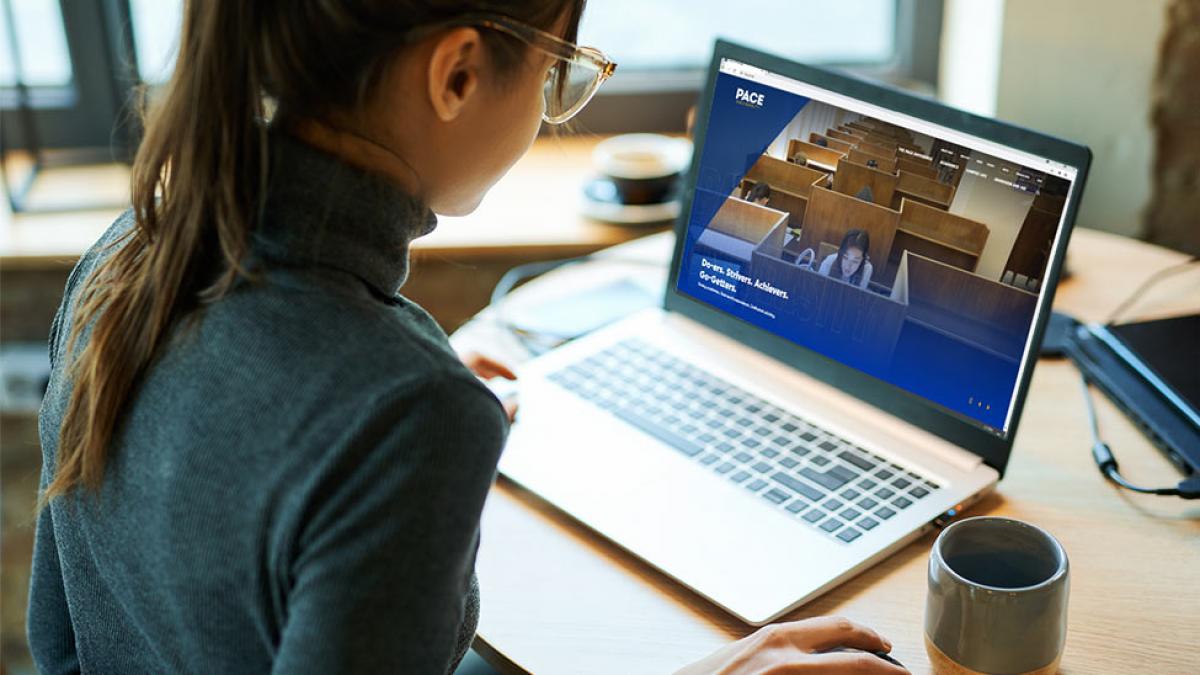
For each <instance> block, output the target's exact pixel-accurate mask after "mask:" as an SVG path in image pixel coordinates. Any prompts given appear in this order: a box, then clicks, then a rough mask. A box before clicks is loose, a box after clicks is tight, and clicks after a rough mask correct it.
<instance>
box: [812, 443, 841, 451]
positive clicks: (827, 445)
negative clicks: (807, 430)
mask: <svg viewBox="0 0 1200 675" xmlns="http://www.w3.org/2000/svg"><path fill="white" fill-rule="evenodd" d="M817 447H818V448H820V449H822V450H824V451H825V452H833V451H834V450H837V448H838V446H837V443H834V442H832V441H822V442H821V443H820V444H819V445H818V446H817Z"/></svg>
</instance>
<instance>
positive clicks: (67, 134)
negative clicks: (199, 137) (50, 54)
mask: <svg viewBox="0 0 1200 675" xmlns="http://www.w3.org/2000/svg"><path fill="white" fill-rule="evenodd" d="M59 8H60V10H61V12H62V20H63V33H64V35H65V37H66V44H67V52H68V58H69V60H70V64H71V82H70V84H67V85H63V86H54V87H37V86H35V87H28V88H27V91H28V92H29V99H30V104H31V105H30V109H31V110H30V113H31V114H30V115H28V117H26V115H25V113H24V112H23V111H22V110H21V109H19V108H17V107H16V104H17V100H18V92H17V88H16V87H9V86H3V87H0V103H2V106H0V127H2V128H3V132H0V133H2V137H0V147H3V149H4V150H5V151H8V150H30V149H33V147H35V146H36V148H37V149H38V150H39V151H54V150H90V151H92V152H90V153H85V154H90V155H95V156H97V157H98V158H107V159H108V160H110V161H111V160H125V159H127V158H128V157H129V155H130V153H131V152H132V143H133V138H132V132H131V124H130V122H131V119H132V118H131V116H130V114H129V113H130V112H131V111H129V110H128V109H127V106H126V102H127V101H128V100H129V97H130V95H131V92H132V90H133V85H135V84H136V83H137V75H136V64H135V60H134V58H133V34H132V29H131V28H130V10H129V2H128V0H92V1H90V2H82V1H78V0H76V1H70V0H59ZM29 120H32V123H33V125H34V127H35V128H34V129H33V130H32V132H33V133H32V135H31V134H30V131H31V130H30V129H29V128H28V126H27V125H28V121H29ZM31 141H32V143H31ZM76 154H78V153H76Z"/></svg>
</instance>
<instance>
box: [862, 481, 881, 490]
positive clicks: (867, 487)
mask: <svg viewBox="0 0 1200 675" xmlns="http://www.w3.org/2000/svg"><path fill="white" fill-rule="evenodd" d="M878 484H879V483H876V482H875V481H873V480H871V479H870V478H864V479H862V480H860V481H859V482H858V486H859V487H861V488H862V489H864V490H870V489H871V488H873V487H875V486H876V485H878Z"/></svg>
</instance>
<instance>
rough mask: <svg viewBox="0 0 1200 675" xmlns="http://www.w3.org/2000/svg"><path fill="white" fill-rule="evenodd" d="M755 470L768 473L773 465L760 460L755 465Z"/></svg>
mask: <svg viewBox="0 0 1200 675" xmlns="http://www.w3.org/2000/svg"><path fill="white" fill-rule="evenodd" d="M754 470H755V471H757V472H759V473H766V472H768V471H770V470H771V465H770V464H767V463H766V462H759V463H758V464H755V465H754Z"/></svg>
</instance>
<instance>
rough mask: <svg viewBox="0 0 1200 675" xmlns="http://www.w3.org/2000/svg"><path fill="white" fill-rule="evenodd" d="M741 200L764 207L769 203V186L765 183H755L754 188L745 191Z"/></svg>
mask: <svg viewBox="0 0 1200 675" xmlns="http://www.w3.org/2000/svg"><path fill="white" fill-rule="evenodd" d="M742 199H744V200H746V201H748V202H752V203H755V204H758V205H759V206H766V205H767V202H769V201H771V186H770V185H767V184H766V183H755V184H754V187H752V188H750V189H749V190H746V194H745V195H743V196H742Z"/></svg>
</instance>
